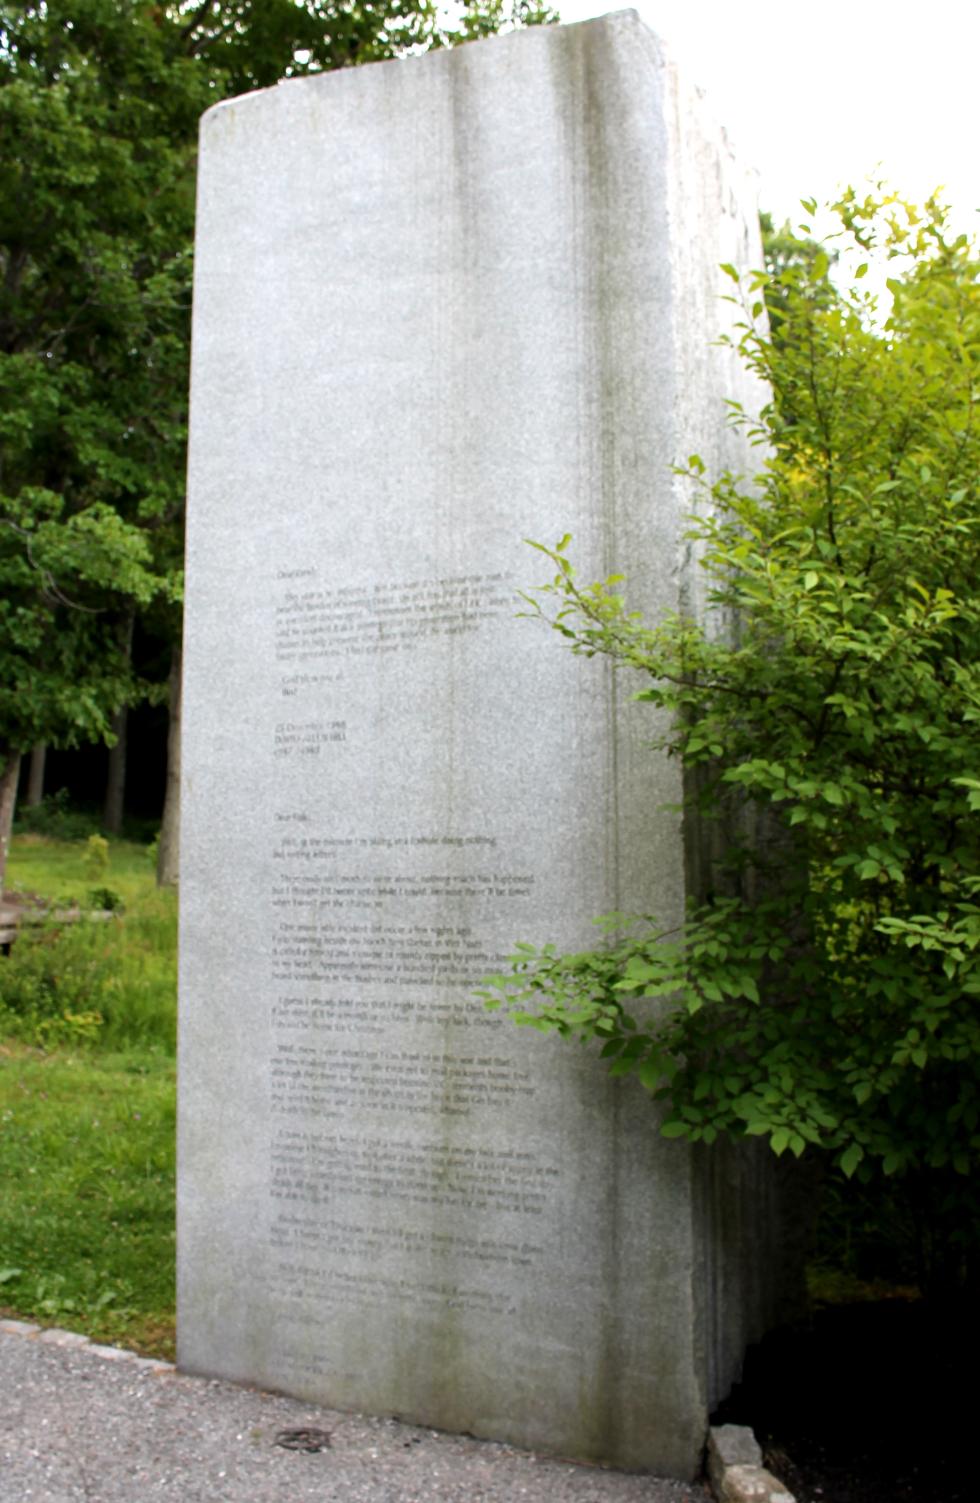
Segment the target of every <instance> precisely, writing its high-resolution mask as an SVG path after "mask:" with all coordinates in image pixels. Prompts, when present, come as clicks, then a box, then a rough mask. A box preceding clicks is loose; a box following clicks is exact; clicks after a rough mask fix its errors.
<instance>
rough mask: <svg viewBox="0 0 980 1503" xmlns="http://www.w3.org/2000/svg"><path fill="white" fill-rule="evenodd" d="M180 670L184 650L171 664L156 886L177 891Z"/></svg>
mask: <svg viewBox="0 0 980 1503" xmlns="http://www.w3.org/2000/svg"><path fill="white" fill-rule="evenodd" d="M180 667H181V647H180V643H178V644H177V645H176V647H175V648H174V651H173V657H172V658H171V660H170V728H169V730H168V732H167V792H166V796H165V798H164V801H163V824H162V825H161V827H160V853H159V856H158V857H157V886H158V887H176V886H177V879H178V876H179V874H180V698H181V695H180Z"/></svg>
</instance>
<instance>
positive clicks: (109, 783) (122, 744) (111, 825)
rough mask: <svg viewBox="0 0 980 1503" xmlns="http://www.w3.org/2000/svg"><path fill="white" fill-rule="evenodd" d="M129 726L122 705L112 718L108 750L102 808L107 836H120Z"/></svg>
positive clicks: (125, 710)
mask: <svg viewBox="0 0 980 1503" xmlns="http://www.w3.org/2000/svg"><path fill="white" fill-rule="evenodd" d="M128 724H129V709H128V706H126V705H123V706H122V708H121V709H119V710H117V711H116V713H115V715H113V717H112V734H113V735H114V736H115V738H116V740H115V744H114V745H113V746H110V748H109V773H108V776H107V778H106V785H105V803H104V805H103V808H102V828H103V830H105V832H106V834H107V835H121V834H122V822H123V804H124V801H125V797H126V729H127V726H128Z"/></svg>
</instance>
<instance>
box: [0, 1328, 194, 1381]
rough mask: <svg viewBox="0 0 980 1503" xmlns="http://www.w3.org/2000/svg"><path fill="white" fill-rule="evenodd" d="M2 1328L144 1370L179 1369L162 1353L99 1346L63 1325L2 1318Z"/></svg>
mask: <svg viewBox="0 0 980 1503" xmlns="http://www.w3.org/2000/svg"><path fill="white" fill-rule="evenodd" d="M0 1331H6V1332H7V1334H8V1335H10V1336H29V1337H31V1338H32V1339H33V1340H34V1341H43V1342H44V1344H45V1346H71V1347H84V1348H85V1350H86V1351H88V1352H94V1353H95V1355H96V1356H98V1357H104V1358H105V1359H106V1361H107V1362H131V1363H132V1364H133V1365H134V1366H135V1367H141V1368H142V1369H143V1370H144V1371H145V1372H151V1373H175V1372H176V1371H177V1369H176V1368H175V1367H174V1364H173V1363H172V1362H164V1361H163V1359H162V1358H160V1357H141V1356H140V1355H139V1353H138V1352H127V1351H126V1349H125V1348H124V1347H121V1346H100V1345H99V1343H98V1342H97V1341H90V1340H89V1338H88V1337H87V1336H83V1335H82V1333H81V1332H80V1331H63V1330H62V1329H61V1327H60V1326H36V1325H32V1324H31V1322H30V1321H29V1320H0Z"/></svg>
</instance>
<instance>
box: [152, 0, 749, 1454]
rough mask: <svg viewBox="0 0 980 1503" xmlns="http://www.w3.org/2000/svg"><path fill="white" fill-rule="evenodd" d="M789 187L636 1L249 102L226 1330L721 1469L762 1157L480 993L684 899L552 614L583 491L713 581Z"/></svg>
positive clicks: (217, 859) (185, 944) (196, 686)
mask: <svg viewBox="0 0 980 1503" xmlns="http://www.w3.org/2000/svg"><path fill="white" fill-rule="evenodd" d="M755 224H756V220H755V210H754V206H753V204H752V200H751V195H750V194H747V192H746V184H745V180H744V178H743V176H742V175H741V174H740V173H739V172H738V170H737V168H736V167H735V165H734V163H733V161H732V159H731V156H730V154H729V151H728V149H727V146H726V144H725V142H724V140H723V138H722V137H721V136H720V135H719V133H718V132H717V131H716V130H715V129H714V127H713V126H711V125H710V123H709V122H708V121H707V120H706V119H705V116H704V111H703V106H702V103H701V100H700V98H699V97H698V96H697V95H696V94H695V93H693V92H692V91H690V90H688V89H686V88H685V87H684V86H683V85H682V83H681V82H680V81H679V80H678V78H677V76H676V74H675V72H674V69H673V67H672V66H671V64H670V62H669V60H668V59H667V57H666V56H665V54H664V51H663V49H662V47H661V45H660V43H659V42H658V41H657V39H656V38H655V37H654V36H653V35H652V34H651V33H650V32H649V31H648V30H647V29H646V28H645V27H644V26H643V25H642V24H641V23H640V22H639V20H638V18H637V17H636V15H635V14H634V13H633V12H623V13H619V14H616V15H612V16H608V17H605V18H603V19H602V20H600V21H594V22H588V23H585V24H583V25H579V26H571V27H564V28H551V29H535V30H530V31H526V32H522V33H516V34H513V35H511V36H508V37H505V38H501V39H494V40H492V41H489V42H486V43H479V44H474V45H471V46H466V47H463V48H460V49H458V50H456V51H452V52H445V53H439V54H433V55H430V56H426V57H424V58H421V59H416V60H412V61H408V62H397V63H384V64H380V65H376V66H372V67H367V68H358V69H351V70H348V71H345V72H342V73H337V74H331V75H327V76H324V77H319V78H314V79H307V80H301V81H292V82H288V83H285V84H282V85H280V86H278V87H277V88H275V89H271V90H266V91H263V92H260V93H256V94H252V95H248V96H246V97H244V98H241V99H237V100H233V101H230V102H228V103H225V104H222V105H220V106H218V107H217V108H215V109H214V110H212V111H211V112H209V114H208V115H207V116H205V119H204V122H203V125H202V134H201V157H200V187H199V229H198V249H197V260H196V273H195V275H196V283H195V312H194V346H193V371H192V415H191V446H190V471H189V502H188V557H187V566H188V567H187V597H186V598H187V606H186V609H187V621H186V636H185V641H186V655H185V680H184V705H185V708H184V714H185V740H184V754H183V756H184V787H183V827H182V835H181V842H182V843H181V850H182V871H181V1035H180V1079H181V1105H180V1120H179V1144H180V1170H179V1232H178V1265H179V1272H178V1307H179V1353H178V1355H179V1364H180V1366H181V1367H182V1368H184V1369H185V1370H189V1371H192V1372H197V1373H207V1374H214V1375H220V1376H222V1377H226V1378H233V1379H237V1380H240V1381H244V1382H249V1383H257V1384H260V1385H262V1386H264V1387H267V1388H274V1389H278V1390H282V1391H285V1392H288V1393H291V1394H294V1395H296V1396H298V1397H300V1398H303V1399H306V1400H309V1401H311V1402H316V1403H325V1404H329V1405H331V1406H333V1407H335V1408H341V1409H359V1410H362V1411H366V1412H368V1413H373V1414H377V1415H397V1416H400V1417H402V1418H404V1419H407V1420H411V1421H414V1422H417V1423H420V1424H425V1425H430V1426H434V1427H437V1428H440V1429H445V1430H448V1431H453V1432H457V1433H464V1432H465V1433H470V1434H472V1435H476V1436H483V1437H491V1438H495V1439H498V1440H503V1441H506V1442H509V1443H512V1444H516V1445H520V1446H526V1447H530V1448H532V1449H538V1450H544V1451H548V1452H551V1453H553V1454H557V1455H562V1456H566V1457H575V1458H580V1459H598V1460H602V1461H606V1462H611V1463H613V1464H615V1465H618V1466H621V1467H626V1468H637V1469H643V1468H648V1469H650V1470H653V1471H658V1472H660V1473H661V1474H663V1475H666V1476H674V1477H679V1478H688V1477H691V1476H693V1475H694V1474H695V1472H696V1471H697V1469H698V1467H699V1465H700V1461H701V1454H702V1449H703V1444H704V1438H705V1432H706V1427H707V1414H708V1411H709V1408H710V1406H711V1405H712V1404H713V1402H714V1401H716V1400H717V1399H718V1398H719V1397H720V1396H721V1394H722V1393H723V1392H724V1391H725V1390H726V1389H727V1387H728V1385H729V1383H730V1381H731V1379H732V1377H733V1375H734V1373H735V1371H736V1369H737V1366H738V1363H739V1361H740V1359H741V1354H742V1351H743V1349H744V1345H745V1343H746V1341H747V1339H749V1338H751V1337H752V1336H754V1335H756V1334H758V1333H759V1331H760V1330H761V1328H762V1326H763V1324H764V1323H765V1320H766V1318H767V1313H768V1310H769V1308H770V1304H771V1292H772V1285H771V1279H770V1273H769V1269H770V1262H771V1260H770V1252H771V1246H770V1244H771V1241H772V1228H773V1219H772V1214H771V1213H772V1190H771V1186H770V1184H769V1181H768V1179H767V1178H766V1177H765V1175H764V1174H762V1173H761V1171H760V1165H759V1160H758V1159H756V1158H742V1157H738V1156H736V1155H734V1154H725V1153H717V1154H714V1155H711V1156H708V1155H703V1154H700V1153H698V1152H693V1151H691V1150H689V1149H688V1148H687V1147H685V1146H682V1145H678V1144H677V1143H666V1142H664V1141H663V1140H660V1139H659V1138H658V1136H657V1134H656V1132H655V1117H654V1113H653V1111H652V1108H651V1105H650V1102H649V1100H648V1099H647V1098H646V1097H645V1095H644V1093H643V1091H642V1090H641V1089H640V1088H639V1087H638V1086H637V1085H636V1084H635V1083H632V1082H626V1083H625V1084H623V1083H617V1082H612V1081H610V1080H608V1078H607V1077H606V1076H605V1074H604V1073H603V1072H602V1071H601V1070H600V1069H599V1067H598V1066H597V1064H596V1062H595V1060H594V1059H593V1058H591V1057H589V1056H587V1055H586V1054H585V1053H584V1052H583V1051H579V1050H577V1049H570V1048H568V1047H566V1046H563V1045H561V1044H559V1043H558V1042H556V1041H555V1040H553V1039H546V1038H542V1037H541V1036H539V1035H538V1034H536V1033H534V1032H531V1031H529V1030H517V1029H515V1028H514V1027H513V1026H512V1025H511V1024H510V1023H509V1022H508V1021H506V1020H504V1019H502V1018H501V1017H500V1016H499V1015H491V1014H487V1013H486V1012H484V1011H483V1009H482V1008H481V1006H480V1005H479V1003H478V1002H475V1001H474V1000H473V991H474V987H475V985H476V983H477V982H478V981H479V979H480V977H481V976H483V975H485V974H486V973H487V972H490V971H494V970H498V969H499V968H500V966H501V963H502V958H503V957H505V956H506V955H507V954H508V953H509V952H510V951H511V949H512V947H513V944H514V942H515V941H517V940H533V941H535V942H543V941H547V940H550V941H554V942H555V943H557V944H558V945H561V946H572V947H580V946H584V945H589V944H592V943H594V942H595V940H596V936H597V931H596V930H594V929H593V927H592V925H591V919H592V918H593V917H594V916H595V915H598V914H602V913H606V912H609V911H610V910H613V909H624V910H633V911H639V912H647V913H654V914H656V915H657V916H658V918H659V919H660V920H661V921H663V922H665V923H673V922H676V920H677V919H678V917H679V916H680V914H681V912H682V908H683V903H684V899H685V892H686V877H685V858H684V842H683V834H682V831H681V828H680V822H679V820H678V817H677V815H676V814H673V813H669V812H664V810H663V809H662V807H661V806H662V805H663V804H664V803H665V802H676V800H677V799H678V798H679V796H680V788H679V784H678V777H677V772H676V769H675V768H674V767H673V766H672V765H670V764H668V763H667V762H666V761H664V760H662V759H658V758H655V757H653V756H652V755H651V754H650V752H649V750H648V742H649V739H650V737H651V735H652V734H653V733H654V732H655V730H656V729H657V723H656V721H655V719H654V718H653V717H652V715H651V713H650V712H649V710H648V709H647V708H645V707H632V708H631V707H630V706H629V705H628V703H627V700H628V696H629V693H630V691H631V689H632V687H633V686H632V685H631V684H629V683H628V682H627V681H626V680H625V679H622V678H617V677H615V676H614V675H612V674H611V673H610V672H609V671H608V668H607V666H606V665H604V664H603V663H601V662H598V661H591V662H587V661H584V660H581V659H576V658H573V657H572V655H571V654H568V653H566V652H564V651H563V650H562V648H561V645H560V643H559V641H558V639H557V638H556V637H555V636H554V634H552V633H551V632H549V631H548V630H547V629H546V628H545V627H543V626H542V625H540V624H536V623H534V622H529V621H527V620H522V619H519V616H518V612H519V611H520V609H521V600H520V596H519V592H520V591H521V590H524V589H526V588H528V587H531V586H534V585H535V584H537V583H539V582H541V581H542V579H543V578H544V577H547V575H548V574H549V573H550V570H549V569H548V568H547V567H546V566H544V565H543V562H542V560H541V558H540V555H537V554H535V553H533V552H532V551H530V550H529V549H528V548H527V546H526V544H525V542H524V540H525V539H528V538H530V539H536V540H540V541H542V542H545V543H552V542H554V541H555V540H556V539H557V538H559V537H560V536H562V535H563V534H564V533H565V532H566V531H567V532H571V533H572V534H573V535H574V540H575V541H574V548H573V556H574V561H575V564H576V567H577V568H578V570H579V573H580V576H581V578H582V579H583V580H585V581H588V580H590V579H592V578H594V577H598V576H603V577H604V576H605V575H607V574H609V573H610V572H611V571H613V570H614V569H615V570H623V571H624V572H626V573H627V574H628V576H629V585H628V589H629V595H630V598H631V600H632V601H634V602H635V604H636V605H637V606H638V607H640V608H642V609H644V610H646V611H648V612H649V613H651V614H656V613H659V612H662V611H664V610H667V609H676V608H678V607H681V606H683V607H685V608H694V607H696V606H697V603H698V591H699V586H698V582H697V570H696V567H695V563H694V561H693V560H692V558H691V557H690V553H689V549H688V545H687V544H685V542H684V540H683V537H682V533H683V519H684V516H685V514H686V512H687V511H688V510H689V509H690V508H691V507H692V506H693V505H694V503H695V498H694V497H693V496H692V494H691V492H690V491H689V489H688V488H687V486H686V484H685V483H683V482H682V481H680V480H679V479H678V478H677V477H676V476H675V475H674V474H673V472H672V468H671V466H672V465H673V464H674V463H676V462H683V461H684V460H685V459H686V457H687V456H688V455H689V454H691V453H693V452H699V453H700V454H701V455H702V456H703V458H704V459H705V461H706V463H707V464H708V465H709V467H711V468H712V469H714V470H720V469H721V468H722V467H723V466H724V465H726V464H730V465H734V466H735V467H742V468H748V467H750V466H751V463H752V461H751V459H750V458H748V457H747V455H746V452H745V451H744V450H743V449H742V448H741V447H740V441H739V440H738V438H737V436H736V435H734V434H733V433H732V432H731V430H729V429H728V428H726V425H725V419H724V407H723V399H724V398H725V397H738V398H740V399H742V400H744V401H745V402H746V403H747V404H750V405H751V404H752V403H753V402H756V401H758V399H759V393H758V391H757V390H755V389H754V388H753V387H752V385H751V383H750V382H748V380H747V378H746V377H745V376H744V375H743V373H742V372H741V370H740V368H739V367H738V365H737V362H736V361H735V360H734V358H733V357H732V356H731V354H730V353H729V352H727V351H725V350H723V349H719V348H717V347H712V341H714V340H715V339H716V338H717V336H718V334H719V333H720V332H721V330H722V329H723V327H724V326H725V325H726V321H728V320H730V318H731V316H732V315H731V310H730V309H729V308H728V306H727V305H726V304H725V303H724V302H723V301H722V300H721V296H722V294H723V293H724V292H725V291H726V289H727V288H728V287H730V284H728V283H726V281H725V278H724V277H723V276H722V274H721V273H720V272H719V270H718V266H719V263H720V262H726V261H730V262H734V263H736V264H742V265H745V264H757V263H758V257H759V248H758V244H757V240H756V230H755Z"/></svg>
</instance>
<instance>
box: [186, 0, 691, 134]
mask: <svg viewBox="0 0 980 1503" xmlns="http://www.w3.org/2000/svg"><path fill="white" fill-rule="evenodd" d="M591 29H608V30H616V31H625V30H630V31H635V32H638V33H640V34H642V35H643V36H644V37H645V38H647V39H648V42H649V43H652V44H653V46H654V47H655V48H656V49H657V50H658V51H659V52H660V53H661V54H662V55H663V57H664V60H665V61H666V60H668V59H669V52H668V50H667V48H666V45H665V43H664V41H663V38H662V37H660V36H659V35H658V34H657V33H656V32H655V31H653V30H652V29H651V27H650V26H648V25H647V23H646V21H644V20H643V18H642V17H641V15H640V13H639V11H638V10H636V9H635V8H634V7H632V6H625V7H623V8H622V9H618V10H610V11H607V12H606V13H605V14H604V15H601V16H592V17H589V18H588V19H587V20H584V21H572V22H569V23H567V24H566V23H563V24H558V25H554V26H525V27H522V28H520V29H519V30H516V31H509V32H506V33H505V34H503V35H500V36H491V37H481V38H480V39H478V40H476V41H472V42H463V43H461V44H460V45H459V46H458V47H445V48H434V49H432V50H431V51H429V52H423V53H419V54H417V55H412V56H408V57H395V58H385V59H384V60H382V61H379V62H375V63H362V64H360V65H359V66H358V67H356V68H332V69H327V70H325V71H323V72H321V73H308V74H305V75H304V76H302V77H298V78H281V79H280V80H279V82H278V83H274V84H271V85H270V86H269V87H268V88H264V89H251V90H249V91H248V92H247V93H244V94H235V95H232V97H231V98H230V99H221V100H219V101H218V102H217V103H216V104H212V105H211V106H210V107H209V108H208V109H206V110H205V111H204V113H203V115H202V116H201V122H200V123H201V128H202V130H203V128H204V126H205V125H206V124H207V123H208V122H210V121H211V120H213V119H215V118H216V117H217V116H218V115H220V114H222V113H223V112H226V111H228V110H231V109H238V108H241V107H242V106H243V105H251V104H253V102H254V103H257V102H258V101H264V100H266V99H268V98H270V97H272V96H275V95H277V94H279V93H280V92H281V91H282V90H284V89H294V88H300V87H306V88H310V87H313V88H323V87H324V86H334V87H336V86H337V83H338V81H340V80H343V81H345V82H346V81H347V80H349V79H350V78H351V77H352V76H354V75H356V76H361V77H363V76H364V75H365V74H371V75H376V74H377V71H378V69H382V68H397V67H400V66H402V65H403V64H404V63H416V64H428V65H430V66H431V65H435V66H440V67H445V66H447V60H449V65H451V62H452V60H453V59H455V58H459V57H460V56H462V55H463V54H469V55H472V50H473V49H474V48H478V49H480V50H482V51H485V50H486V49H487V48H499V47H502V46H508V45H510V46H514V45H517V46H520V45H523V44H525V43H526V42H527V40H528V39H531V38H533V39H535V40H536V41H537V42H538V43H539V44H540V43H541V41H542V40H545V41H546V40H547V39H549V38H555V37H557V36H559V35H561V36H566V35H568V34H569V33H572V32H578V33H581V32H583V31H586V30H591Z"/></svg>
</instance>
